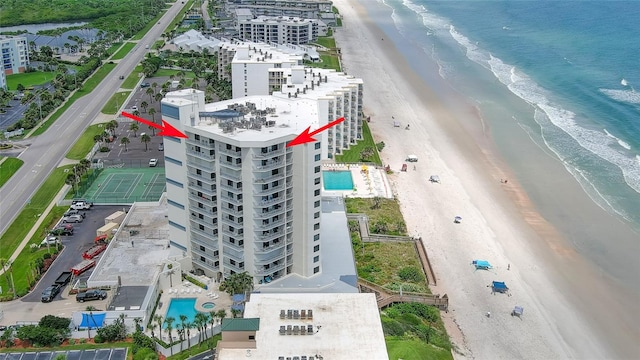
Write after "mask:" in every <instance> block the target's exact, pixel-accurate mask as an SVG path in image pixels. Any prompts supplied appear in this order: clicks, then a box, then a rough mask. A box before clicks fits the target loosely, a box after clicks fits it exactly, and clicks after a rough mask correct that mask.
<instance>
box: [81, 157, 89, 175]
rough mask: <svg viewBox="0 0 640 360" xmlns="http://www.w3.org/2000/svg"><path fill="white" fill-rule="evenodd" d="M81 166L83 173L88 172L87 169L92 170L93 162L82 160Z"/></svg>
mask: <svg viewBox="0 0 640 360" xmlns="http://www.w3.org/2000/svg"><path fill="white" fill-rule="evenodd" d="M80 166H81V167H82V169H83V172H86V170H87V169H89V168H91V160H89V159H82V160H80Z"/></svg>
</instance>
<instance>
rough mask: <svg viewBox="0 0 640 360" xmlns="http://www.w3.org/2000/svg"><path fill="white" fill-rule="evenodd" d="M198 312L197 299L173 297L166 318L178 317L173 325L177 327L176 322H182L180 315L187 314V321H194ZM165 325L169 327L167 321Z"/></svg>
mask: <svg viewBox="0 0 640 360" xmlns="http://www.w3.org/2000/svg"><path fill="white" fill-rule="evenodd" d="M197 313H198V311H196V299H171V302H170V303H169V310H167V314H166V315H165V317H164V318H165V319H166V318H168V317H172V318H174V319H176V320H175V322H174V323H173V327H174V328H175V327H176V324H177V323H179V322H180V315H186V316H187V322H193V320H195V318H196V314H197ZM163 327H167V323H166V322H165V323H164V325H163Z"/></svg>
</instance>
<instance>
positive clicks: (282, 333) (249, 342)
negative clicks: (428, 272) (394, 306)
mask: <svg viewBox="0 0 640 360" xmlns="http://www.w3.org/2000/svg"><path fill="white" fill-rule="evenodd" d="M216 353H217V355H218V359H220V360H240V359H246V358H249V357H250V358H254V359H274V360H293V359H297V360H302V359H306V360H322V359H327V360H328V359H331V360H383V359H384V360H387V359H389V355H388V354H387V347H386V344H385V339H384V333H383V330H382V324H381V322H380V314H379V312H378V306H377V303H376V297H375V294H372V293H364V294H295V293H291V294H259V293H258V294H256V293H254V294H251V300H250V301H249V302H247V303H246V304H245V310H244V318H243V319H225V320H224V321H223V323H222V340H221V341H220V342H218V345H217V348H216Z"/></svg>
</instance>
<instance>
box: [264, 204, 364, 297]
mask: <svg viewBox="0 0 640 360" xmlns="http://www.w3.org/2000/svg"><path fill="white" fill-rule="evenodd" d="M321 209H322V213H321V214H320V220H321V222H322V226H321V228H320V239H321V242H322V243H321V247H320V251H321V253H320V263H321V268H322V271H321V272H320V273H318V274H315V275H314V276H312V277H309V278H304V277H302V276H300V275H297V274H291V275H288V276H284V277H282V278H280V279H277V280H275V281H273V282H271V283H269V284H261V285H256V287H255V291H256V292H260V293H291V292H296V293H301V292H304V293H309V292H313V293H357V292H358V274H357V272H356V265H355V262H354V257H353V248H352V247H351V236H350V235H349V225H348V223H347V214H346V212H345V208H344V200H343V199H342V197H339V196H335V197H328V196H323V197H322V207H321Z"/></svg>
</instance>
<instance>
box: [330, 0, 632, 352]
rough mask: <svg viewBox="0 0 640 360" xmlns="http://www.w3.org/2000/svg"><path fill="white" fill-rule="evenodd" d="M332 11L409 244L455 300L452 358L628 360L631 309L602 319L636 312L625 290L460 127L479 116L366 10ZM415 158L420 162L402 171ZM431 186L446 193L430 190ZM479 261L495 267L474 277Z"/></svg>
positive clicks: (476, 131)
mask: <svg viewBox="0 0 640 360" xmlns="http://www.w3.org/2000/svg"><path fill="white" fill-rule="evenodd" d="M334 5H335V6H336V7H338V9H339V10H340V13H341V15H342V16H343V19H344V20H343V27H342V28H340V29H338V30H337V31H336V32H335V38H336V41H337V43H338V46H339V47H340V48H341V52H342V65H343V69H344V71H345V72H346V73H348V74H351V75H354V76H357V77H360V78H362V79H364V81H365V112H366V115H368V116H371V123H370V127H371V129H372V132H373V134H374V137H375V139H376V141H384V142H385V144H386V147H385V148H384V150H383V152H382V153H381V156H382V158H383V162H384V164H385V165H387V164H388V165H390V166H391V168H392V169H393V170H394V174H393V175H390V181H391V184H392V187H393V189H394V192H395V194H396V196H397V198H398V200H399V201H400V204H401V208H402V212H403V214H404V216H405V220H406V222H407V228H408V229H409V234H410V235H413V236H419V237H422V239H423V242H424V244H425V247H426V249H427V251H428V252H429V257H430V260H431V262H432V265H433V266H434V270H435V272H436V278H437V280H438V285H437V286H436V287H434V288H432V291H433V292H434V293H440V294H445V293H446V294H448V296H449V298H450V299H451V300H450V301H451V303H450V304H451V306H450V311H449V313H448V314H443V316H444V318H445V323H446V326H447V329H448V332H449V334H450V336H451V337H452V341H453V343H454V349H455V350H454V355H455V356H456V358H460V359H464V358H469V359H471V358H473V359H516V358H517V359H564V358H574V359H586V358H591V359H596V358H597V359H604V358H624V357H632V356H633V354H634V353H635V351H636V350H638V348H637V344H635V343H634V340H633V339H634V338H636V336H637V335H638V328H637V325H634V324H633V321H630V320H629V319H626V320H625V314H624V310H621V309H617V310H611V311H609V312H608V313H605V311H604V304H607V305H608V306H612V305H615V306H616V308H617V307H618V306H625V305H629V306H635V305H633V304H620V302H623V301H624V300H620V299H618V298H616V296H615V295H613V294H614V293H615V292H614V291H612V290H615V291H622V290H620V289H612V288H611V287H610V286H609V285H604V283H605V281H603V279H601V277H600V276H599V275H598V274H597V273H596V272H595V271H594V270H593V269H592V268H591V267H590V266H589V264H587V263H586V262H585V261H584V260H583V259H582V258H581V257H580V256H579V255H578V254H576V252H575V251H574V250H573V249H572V248H571V247H569V246H567V245H566V242H565V241H564V239H563V238H562V237H561V236H560V234H559V233H558V232H557V231H556V230H555V229H554V227H553V226H552V225H551V224H549V223H547V222H546V221H545V220H544V219H543V218H542V217H541V216H540V215H539V214H538V213H537V212H536V211H535V209H534V207H533V205H532V204H531V202H530V200H529V199H528V196H527V194H526V193H525V192H524V191H523V190H522V189H521V188H520V186H519V184H518V181H517V179H515V178H514V177H513V176H511V174H510V173H509V170H508V168H507V167H506V166H505V165H504V164H503V163H502V161H501V160H500V158H499V157H498V156H496V155H495V154H496V152H495V151H494V149H492V145H491V139H490V137H489V135H488V134H484V131H485V129H483V127H482V125H481V124H482V122H481V121H477V123H478V124H479V125H478V126H477V127H476V128H469V127H468V126H467V127H464V126H462V125H460V121H459V120H460V119H459V117H460V116H468V117H477V116H478V114H476V113H475V112H474V111H473V110H472V109H469V110H464V109H463V110H462V111H456V112H452V111H450V109H448V108H447V107H446V106H445V105H444V104H443V103H442V101H441V99H439V98H438V97H437V96H436V95H435V94H434V92H433V91H431V89H430V88H429V87H428V86H427V84H425V83H424V82H423V81H422V80H421V78H420V77H419V76H417V75H416V74H415V73H414V72H413V71H412V69H411V68H410V66H409V65H408V64H407V62H406V61H405V59H404V58H403V57H402V56H401V55H400V54H399V52H398V51H397V49H395V47H394V44H393V42H392V41H389V40H387V41H385V40H384V36H385V34H384V33H383V32H382V31H381V30H380V29H379V28H378V27H377V26H376V24H375V23H374V22H373V21H372V19H371V18H370V17H369V16H368V14H367V11H366V9H365V8H364V7H362V6H361V4H360V3H359V2H357V1H355V0H335V1H334ZM434 71H437V69H434ZM461 114H462V115H461ZM394 121H398V122H400V123H401V126H400V127H394V125H393V122H394ZM407 125H409V127H410V130H406V129H405V127H406V126H407ZM478 139H481V140H482V139H484V141H478ZM408 154H415V155H417V156H418V158H419V161H418V162H417V163H416V167H415V169H413V166H412V164H410V165H409V170H408V171H407V172H400V168H401V166H402V164H403V163H405V158H406V156H407V155H408ZM431 175H438V176H439V177H440V179H441V182H440V183H439V184H438V183H430V182H429V181H428V179H429V177H430V176H431ZM502 179H508V182H507V183H504V182H503V181H502ZM455 216H461V217H462V219H463V220H462V222H461V223H460V224H455V223H454V221H453V220H454V217H455ZM478 259H479V260H487V261H489V262H490V263H491V264H492V265H493V267H494V268H493V269H491V270H489V271H482V270H477V271H476V270H474V267H473V266H472V265H471V262H472V260H478ZM492 281H504V282H506V284H507V286H508V287H509V288H510V291H509V294H495V295H494V294H492V292H491V288H490V287H489V285H490V284H491V283H492ZM516 305H519V306H522V307H524V315H523V317H522V319H518V318H517V317H512V316H511V315H510V314H511V311H512V309H513V308H514V306H516ZM634 308H635V307H634ZM487 312H490V313H491V316H490V317H487V316H486V314H487ZM590 312H593V313H591V314H590V316H585V313H590ZM633 318H637V317H636V316H635V315H634V316H633ZM596 324H597V325H598V326H596ZM597 327H599V329H596V328H597ZM636 339H637V338H636Z"/></svg>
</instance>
